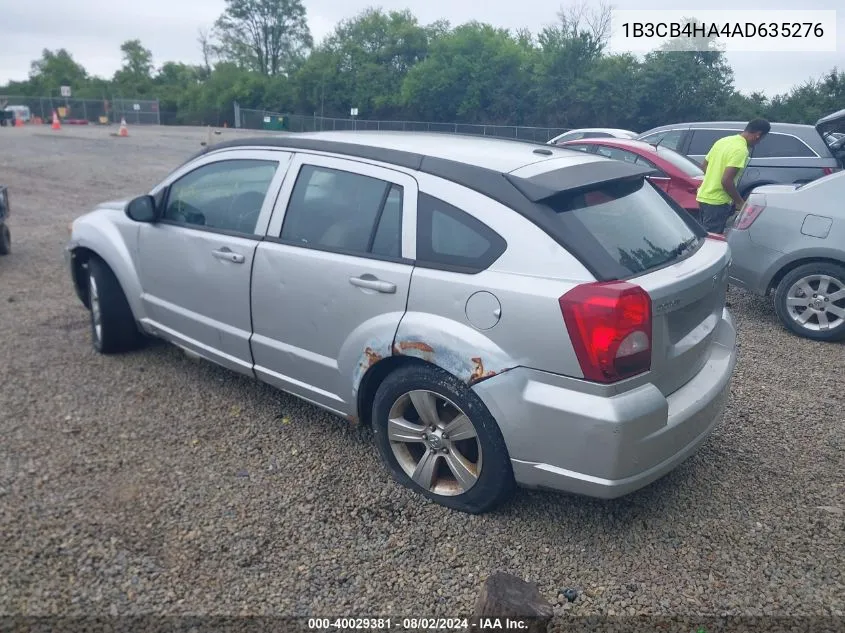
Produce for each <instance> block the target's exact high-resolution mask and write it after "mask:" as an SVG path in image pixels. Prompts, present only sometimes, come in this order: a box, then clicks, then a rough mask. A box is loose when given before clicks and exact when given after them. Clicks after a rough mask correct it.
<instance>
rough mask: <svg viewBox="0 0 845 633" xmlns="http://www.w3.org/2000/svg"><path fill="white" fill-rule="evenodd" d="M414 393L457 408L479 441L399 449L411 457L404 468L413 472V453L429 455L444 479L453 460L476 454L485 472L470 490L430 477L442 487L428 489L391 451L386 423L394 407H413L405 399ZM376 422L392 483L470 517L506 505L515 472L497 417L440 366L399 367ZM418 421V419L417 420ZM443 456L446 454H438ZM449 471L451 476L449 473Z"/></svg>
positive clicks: (379, 396) (380, 399) (384, 386)
mask: <svg viewBox="0 0 845 633" xmlns="http://www.w3.org/2000/svg"><path fill="white" fill-rule="evenodd" d="M412 391H427V392H431V393H432V394H434V397H435V398H436V399H438V400H439V399H444V400H446V401H449V403H450V404H449V405H446V404H445V403H443V402H442V401H441V405H444V406H447V408H448V409H450V410H451V406H450V405H455V406H456V407H457V408H459V409H460V411H461V412H463V413H464V414H465V415H466V416H467V418H468V419H469V421H470V423H471V425H472V427H473V431H474V433H475V436H476V437H474V438H472V439H465V440H457V441H453V440H450V439H449V438H447V437H443V438H441V441H442V444H443V446H445V447H446V448H441V449H439V450H437V449H434V448H431V446H430V445H429V444H426V443H425V442H423V441H420V442H419V443H411V444H401V446H402V447H405V448H399V449H397V450H399V451H400V453H402V452H407V456H408V458H410V460H411V461H407V460H406V461H405V464H406V467H410V466H409V464H412V463H413V459H414V457H413V453H417V452H418V453H419V454H421V455H422V457H420V458H419V462H420V463H421V462H422V460H423V459H425V458H426V456H427V457H428V458H429V459H430V460H433V462H434V463H435V464H437V465H436V466H435V467H434V469H433V470H434V471H435V475H437V473H438V472H439V473H444V475H446V470H447V469H449V464H450V463H454V461H452V460H455V459H456V456H455V453H457V454H458V455H457V458H458V459H459V458H461V457H463V459H464V460H466V462H467V463H470V462H472V461H473V460H472V456H473V455H472V454H473V453H474V454H475V457H476V460H475V463H474V464H473V466H474V467H477V465H478V464H479V463H480V464H481V472H480V473H477V471H475V473H476V474H477V477H476V478H475V481H474V484H472V485H470V486H468V487H467V489H466V490H464V489H463V487H461V485H460V484H459V483H458V480H457V477H454V476H452V480H451V481H450V479H449V476H448V475H447V476H443V477H440V476H435V477H432V478H431V480H434V481H436V482H437V483H436V485H435V486H434V487H437V488H439V489H440V490H441V491H440V492H437V491H432V490H429V489H427V488H425V487H423V486H421V485H420V484H418V483H417V482H416V481H414V480H413V479H412V478H411V476H409V475H408V473H407V472H406V470H405V469H404V468H403V466H402V465H401V464H400V462H399V459H398V458H397V455H396V453H395V452H394V450H393V448H392V442H391V441H390V439H389V438H388V419H389V416H390V412H391V409H392V408H393V407H394V406H397V407H401V406H403V405H402V404H400V403H401V402H408V403H409V402H410V397H409V396H407V394H408V393H409V392H412ZM407 411H408V412H409V417H410V418H414V416H418V414H417V413H416V409H415V407H413V405H412V404H411V406H410V408H408V409H407ZM394 413H395V412H394ZM441 413H443V411H442V410H441ZM449 419H451V418H449ZM372 420H373V432H374V435H375V442H376V445H377V446H378V451H379V454H380V455H381V458H382V461H383V462H384V464H385V465H386V466H387V469H388V470H389V471H390V473H391V475H393V478H394V479H396V481H398V482H399V483H401V484H402V485H404V486H406V487H408V488H410V489H411V490H414V491H415V492H417V493H420V494H422V495H424V496H426V497H428V498H429V499H431V500H433V501H434V502H436V503H438V504H440V505H443V506H446V507H448V508H452V509H453V510H458V511H461V512H467V513H470V514H481V513H483V512H487V511H489V510H492V509H493V508H494V507H496V506H497V505H499V504H500V503H502V502H503V501H505V500H506V499H507V498H508V497H509V496H510V494H511V493H512V492H513V490H514V488H515V483H514V478H513V470H512V468H511V462H510V457H509V456H508V450H507V447H506V446H505V440H504V438H503V437H502V433H501V431H500V430H499V427H498V425H497V424H496V421H495V420H494V419H493V416H492V415H491V414H490V412H489V411H488V410H487V407H486V406H485V405H484V403H483V402H482V401H481V399H480V398H479V397H478V396H477V395H476V394H475V393H473V392H472V391H471V390H470V389H469V388H467V386H466V385H465V384H463V383H462V382H460V381H459V380H458V379H457V378H455V377H454V376H452V375H451V374H449V373H447V372H445V371H443V370H442V369H440V368H438V367H435V366H433V365H423V364H416V363H415V364H413V365H406V366H404V367H400V368H399V369H397V370H395V371H394V372H393V373H391V374H389V375H388V376H387V378H385V380H384V382H382V383H381V385H379V388H378V390H377V391H376V394H375V398H374V399H373V417H372ZM416 420H419V417H417V418H416ZM420 429H422V427H420ZM478 446H480V453H479V452H477V449H478ZM441 451H442V452H443V454H440V452H441ZM428 453H431V454H428ZM468 456H469V457H468ZM441 458H442V459H441ZM448 472H449V473H451V472H453V471H451V470H449V471H448ZM431 480H430V481H431ZM430 487H431V486H430ZM447 488H452V490H451V491H449V492H456V493H455V494H449V493H443V492H442V491H443V490H444V489H447ZM457 491H461V492H457Z"/></svg>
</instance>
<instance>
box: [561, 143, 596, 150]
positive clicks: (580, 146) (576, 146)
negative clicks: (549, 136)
mask: <svg viewBox="0 0 845 633" xmlns="http://www.w3.org/2000/svg"><path fill="white" fill-rule="evenodd" d="M563 149H575V150H578V151H579V152H589V151H590V146H589V145H578V144H575V145H564V146H563Z"/></svg>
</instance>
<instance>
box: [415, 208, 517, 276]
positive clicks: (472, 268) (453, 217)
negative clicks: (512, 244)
mask: <svg viewBox="0 0 845 633" xmlns="http://www.w3.org/2000/svg"><path fill="white" fill-rule="evenodd" d="M506 248H507V242H506V241H505V240H504V238H502V236H500V235H499V234H498V233H496V232H495V231H493V230H492V229H491V228H490V227H488V226H487V225H485V224H484V223H483V222H480V221H479V220H477V219H475V218H474V217H472V216H471V215H469V214H467V213H464V212H463V211H461V210H460V209H458V208H456V207H453V206H452V205H451V204H448V203H446V202H444V201H443V200H440V199H438V198H435V197H433V196H430V195H428V194H424V193H420V195H419V200H418V203H417V262H418V263H419V264H421V265H425V264H429V265H434V266H435V267H438V266H443V267H449V268H458V269H460V271H461V272H471V273H475V272H480V271H482V270H484V269H485V268H487V267H488V266H490V264H492V263H493V262H494V261H496V260H497V259H498V258H499V257H500V256H501V254H502V253H504V252H505V249H506Z"/></svg>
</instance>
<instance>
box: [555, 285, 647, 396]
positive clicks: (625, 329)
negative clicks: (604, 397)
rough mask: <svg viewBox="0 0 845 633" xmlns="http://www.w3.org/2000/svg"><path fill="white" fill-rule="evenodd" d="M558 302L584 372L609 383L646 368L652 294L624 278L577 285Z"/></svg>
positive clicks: (588, 378)
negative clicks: (625, 280)
mask: <svg viewBox="0 0 845 633" xmlns="http://www.w3.org/2000/svg"><path fill="white" fill-rule="evenodd" d="M558 302H559V303H560V311H561V312H562V313H563V320H564V322H565V323H566V329H567V331H568V332H569V337H570V339H571V340H572V346H573V348H574V349H575V355H576V356H577V357H578V362H579V364H580V365H581V371H582V372H583V373H584V378H586V379H587V380H592V381H595V382H602V383H611V382H616V381H617V380H622V379H623V378H628V377H630V376H634V375H635V374H640V373H642V372H644V371H648V370H649V369H651V297H649V296H648V293H646V291H645V290H643V289H642V288H640V287H639V286H634V285H632V284H630V283H627V282H624V281H610V282H598V283H590V284H582V285H580V286H576V287H575V288H573V289H572V290H570V291H569V292H567V293H566V294H565V295H563V296H562V297H561V298H560V299H559V300H558Z"/></svg>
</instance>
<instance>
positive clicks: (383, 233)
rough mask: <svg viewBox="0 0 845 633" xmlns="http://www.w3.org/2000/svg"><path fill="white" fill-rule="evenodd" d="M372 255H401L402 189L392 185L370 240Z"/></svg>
mask: <svg viewBox="0 0 845 633" xmlns="http://www.w3.org/2000/svg"><path fill="white" fill-rule="evenodd" d="M371 240H372V244H373V246H372V249H370V250H371V252H372V253H373V254H374V255H383V256H384V257H400V256H401V255H402V253H401V248H402V187H399V186H398V185H392V186H391V187H390V191H388V193H387V200H386V201H385V203H384V209H383V210H382V212H381V218H380V219H379V222H378V226H377V227H376V231H375V234H374V235H373V236H372V238H371Z"/></svg>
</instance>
